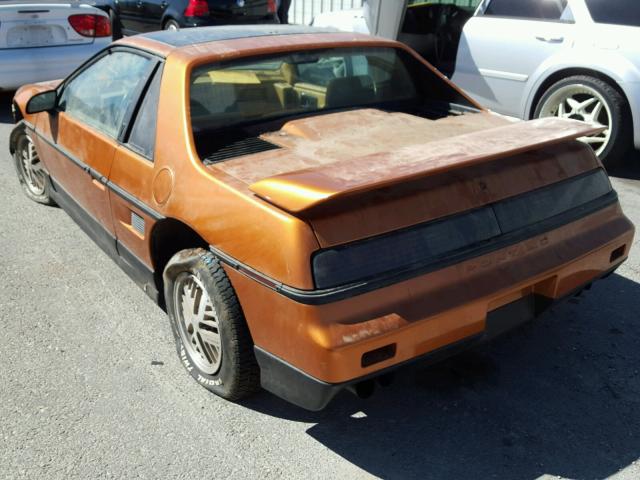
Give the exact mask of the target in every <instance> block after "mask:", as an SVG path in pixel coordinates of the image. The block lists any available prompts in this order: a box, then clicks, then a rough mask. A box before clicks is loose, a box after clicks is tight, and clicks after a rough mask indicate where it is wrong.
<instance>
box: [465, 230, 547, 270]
mask: <svg viewBox="0 0 640 480" xmlns="http://www.w3.org/2000/svg"><path fill="white" fill-rule="evenodd" d="M547 245H549V237H547V236H546V235H545V236H544V237H541V238H534V239H531V240H527V241H524V242H522V243H518V244H516V245H513V246H511V247H509V248H506V249H504V250H501V251H499V252H496V253H492V254H489V255H485V256H484V257H482V258H481V259H479V260H477V261H471V262H468V263H467V264H466V265H465V270H466V273H473V272H477V271H479V270H486V269H487V268H491V267H494V266H496V265H500V264H501V263H505V262H509V261H511V260H515V259H516V258H518V257H522V256H524V255H526V254H528V253H531V252H533V251H535V250H538V249H539V248H543V247H546V246H547Z"/></svg>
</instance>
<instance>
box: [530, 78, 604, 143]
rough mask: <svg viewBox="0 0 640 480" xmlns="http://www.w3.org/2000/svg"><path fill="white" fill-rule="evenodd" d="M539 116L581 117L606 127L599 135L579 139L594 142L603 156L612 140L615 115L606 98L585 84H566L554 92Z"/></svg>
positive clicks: (588, 121)
mask: <svg viewBox="0 0 640 480" xmlns="http://www.w3.org/2000/svg"><path fill="white" fill-rule="evenodd" d="M540 117H559V118H567V119H571V120H580V121H583V122H586V123H588V124H590V125H593V126H594V127H604V128H605V130H604V131H603V132H601V133H599V134H597V135H592V136H590V137H582V138H580V139H579V140H580V141H582V142H584V143H587V144H589V145H591V147H592V148H593V149H594V150H595V152H596V154H597V155H600V154H601V153H602V152H604V150H605V149H606V148H607V145H609V142H610V141H611V129H612V125H611V123H612V121H611V119H612V114H611V109H610V107H609V105H608V104H607V102H606V100H605V99H604V97H603V96H602V95H601V94H600V93H599V92H598V91H596V90H595V89H593V88H591V87H589V86H586V85H567V86H565V87H562V88H560V89H558V90H557V91H556V92H554V93H553V94H552V95H551V96H550V97H549V98H548V99H547V100H546V102H545V103H544V105H542V108H541V110H540Z"/></svg>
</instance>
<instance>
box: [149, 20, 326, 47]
mask: <svg viewBox="0 0 640 480" xmlns="http://www.w3.org/2000/svg"><path fill="white" fill-rule="evenodd" d="M336 32H338V30H336V29H333V28H315V27H307V26H304V25H225V26H219V27H198V28H185V29H183V30H179V31H177V32H176V31H170V30H161V31H158V32H151V33H144V34H142V35H140V36H141V37H145V38H148V39H150V40H155V41H157V42H162V43H166V44H167V45H171V46H173V47H186V46H188V45H195V44H198V43H208V42H215V41H220V40H236V39H239V38H251V37H265V36H271V35H299V34H305V33H336Z"/></svg>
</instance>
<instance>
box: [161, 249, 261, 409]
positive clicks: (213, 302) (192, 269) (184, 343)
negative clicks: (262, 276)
mask: <svg viewBox="0 0 640 480" xmlns="http://www.w3.org/2000/svg"><path fill="white" fill-rule="evenodd" d="M164 284H165V285H164V294H165V300H166V306H167V313H168V314H169V319H170V321H171V326H172V331H173V335H174V338H175V342H176V349H177V351H178V356H179V357H180V361H181V363H182V364H183V365H184V366H185V368H186V369H187V371H188V372H189V373H190V374H191V376H192V377H193V378H194V379H195V380H196V381H197V382H198V383H200V385H202V386H203V387H205V388H206V389H208V390H210V391H212V392H213V393H215V394H216V395H219V396H221V397H223V398H226V399H228V400H239V399H241V398H244V397H246V396H248V395H250V394H251V393H253V392H255V391H257V390H258V389H259V388H260V371H259V368H258V364H257V362H256V358H255V355H254V353H253V340H252V339H251V334H250V332H249V328H248V326H247V323H246V321H245V319H244V315H243V314H242V309H241V308H240V304H239V302H238V299H237V297H236V294H235V292H234V290H233V287H232V286H231V283H230V282H229V279H228V278H227V275H226V273H225V272H224V270H223V268H222V266H221V265H220V263H219V262H218V260H217V259H216V258H215V257H214V256H213V255H212V254H211V253H210V252H207V251H206V250H203V249H190V250H182V251H180V252H178V253H177V254H175V255H174V256H173V257H172V258H171V260H170V261H169V263H168V264H167V267H166V268H165V270H164Z"/></svg>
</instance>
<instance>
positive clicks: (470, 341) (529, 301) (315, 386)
mask: <svg viewBox="0 0 640 480" xmlns="http://www.w3.org/2000/svg"><path fill="white" fill-rule="evenodd" d="M621 263H622V262H621ZM621 263H619V264H618V265H616V266H615V267H614V268H612V269H610V270H608V271H607V272H606V273H604V274H603V275H601V276H599V277H597V278H595V279H593V280H592V281H590V282H587V283H585V284H584V285H582V286H580V287H578V288H577V289H575V290H574V291H572V292H571V293H570V294H568V295H566V296H564V297H562V298H561V299H558V300H552V299H550V298H547V297H544V296H542V295H530V296H526V297H523V298H521V299H519V300H516V301H515V302H512V303H508V304H506V305H503V306H502V307H500V308H497V309H495V310H492V311H490V312H488V313H487V321H486V328H485V331H484V332H483V333H480V334H477V335H472V336H470V337H467V338H464V339H462V340H460V341H458V342H455V343H452V344H450V345H446V346H444V347H442V348H439V349H437V350H433V351H431V352H428V353H426V354H424V355H421V356H418V357H415V358H412V359H409V360H406V361H404V362H400V363H397V364H395V365H392V366H390V367H387V368H383V369H380V370H378V371H376V372H373V373H370V374H367V375H363V376H361V377H357V378H355V379H352V380H349V381H348V382H343V383H327V382H323V381H322V380H319V379H317V378H315V377H312V376H311V375H309V374H307V373H305V372H303V371H302V370H300V369H299V368H297V367H295V366H293V365H291V364H289V363H287V362H286V361H284V360H282V359H281V358H279V357H277V356H275V355H273V354H271V353H269V352H267V351H266V350H264V349H262V348H260V347H258V346H255V347H254V351H255V355H256V359H257V361H258V364H259V365H260V383H261V385H262V388H264V389H265V390H267V391H269V392H271V393H273V394H274V395H277V396H278V397H280V398H282V399H284V400H286V401H288V402H290V403H293V404H294V405H297V406H299V407H301V408H304V409H306V410H312V411H318V410H322V409H323V408H325V407H326V406H327V404H328V403H329V402H330V401H331V400H332V399H333V397H335V396H336V395H337V394H338V393H339V392H340V391H341V390H344V389H346V388H349V387H351V386H353V385H355V384H358V383H360V382H364V381H366V380H371V379H374V378H376V377H380V376H382V375H385V374H387V373H390V372H392V371H394V370H397V369H399V368H402V367H405V366H407V365H410V364H414V363H419V364H421V366H423V367H424V366H426V365H429V364H433V363H437V362H440V361H442V360H445V359H447V358H449V357H451V356H453V355H455V354H457V353H460V352H461V351H464V350H466V349H468V348H471V347H473V346H476V345H478V344H481V343H483V342H486V341H489V340H492V339H494V338H496V337H497V336H499V335H502V334H503V333H506V332H507V331H510V330H513V329H514V328H517V327H519V326H521V325H523V324H524V323H527V322H529V321H531V320H533V319H535V318H537V317H539V316H540V315H541V314H542V313H544V312H545V311H547V310H548V309H549V308H551V307H553V306H555V305H558V304H559V303H562V302H563V301H565V300H566V299H568V298H570V297H573V296H574V295H576V294H578V293H580V292H581V291H582V290H584V289H588V288H589V287H590V286H591V284H592V283H593V282H594V281H597V280H599V279H604V278H607V277H608V276H610V275H611V274H613V272H615V270H616V269H617V268H618V267H619V266H620V264H621Z"/></svg>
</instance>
